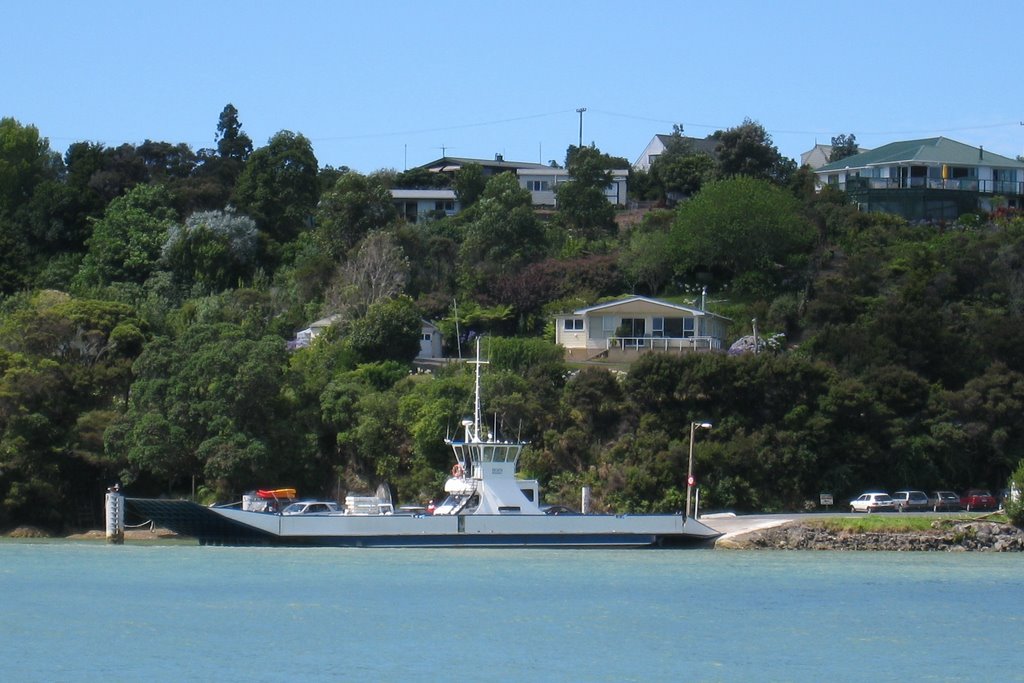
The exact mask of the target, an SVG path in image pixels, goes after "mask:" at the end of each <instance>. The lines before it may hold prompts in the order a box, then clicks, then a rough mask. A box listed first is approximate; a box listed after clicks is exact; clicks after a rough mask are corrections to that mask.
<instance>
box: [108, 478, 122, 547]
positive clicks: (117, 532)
mask: <svg viewBox="0 0 1024 683" xmlns="http://www.w3.org/2000/svg"><path fill="white" fill-rule="evenodd" d="M106 511H107V543H116V544H118V545H120V544H122V543H124V496H122V495H121V489H120V487H119V486H112V487H110V488H109V489H108V490H107V498H106Z"/></svg>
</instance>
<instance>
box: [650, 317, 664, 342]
mask: <svg viewBox="0 0 1024 683" xmlns="http://www.w3.org/2000/svg"><path fill="white" fill-rule="evenodd" d="M651 336H652V337H664V336H665V319H664V318H651Z"/></svg>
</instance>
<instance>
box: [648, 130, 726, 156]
mask: <svg viewBox="0 0 1024 683" xmlns="http://www.w3.org/2000/svg"><path fill="white" fill-rule="evenodd" d="M655 137H657V138H658V140H660V141H661V144H663V145H665V147H668V145H669V143H670V142H672V136H671V135H664V134H662V133H659V134H658V135H656V136H655ZM682 138H683V142H685V143H686V144H687V145H688V146H689V148H690V152H692V153H694V154H700V153H702V154H707V155H708V156H710V157H717V156H718V152H717V149H718V139H717V138H712V137H707V138H691V137H687V136H686V135H683V136H682Z"/></svg>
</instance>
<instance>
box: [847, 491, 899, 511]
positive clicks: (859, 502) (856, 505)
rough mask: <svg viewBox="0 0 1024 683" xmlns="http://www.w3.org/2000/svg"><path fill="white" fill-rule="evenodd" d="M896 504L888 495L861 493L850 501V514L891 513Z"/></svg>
mask: <svg viewBox="0 0 1024 683" xmlns="http://www.w3.org/2000/svg"><path fill="white" fill-rule="evenodd" d="M895 509H896V503H895V502H893V499H892V498H891V497H890V496H889V494H888V493H877V492H873V493H862V494H861V495H859V496H858V497H856V498H854V499H853V500H851V501H850V512H892V511H893V510H895Z"/></svg>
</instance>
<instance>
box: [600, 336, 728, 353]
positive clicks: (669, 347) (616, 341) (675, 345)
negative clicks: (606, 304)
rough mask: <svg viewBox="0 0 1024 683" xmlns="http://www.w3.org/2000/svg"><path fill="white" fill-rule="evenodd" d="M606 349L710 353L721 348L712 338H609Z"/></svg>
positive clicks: (716, 340) (719, 340) (720, 341)
mask: <svg viewBox="0 0 1024 683" xmlns="http://www.w3.org/2000/svg"><path fill="white" fill-rule="evenodd" d="M605 348H606V349H625V350H627V351H629V350H636V351H648V350H649V351H710V350H719V349H721V348H722V340H721V339H716V338H714V337H609V338H608V339H606V340H605Z"/></svg>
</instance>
